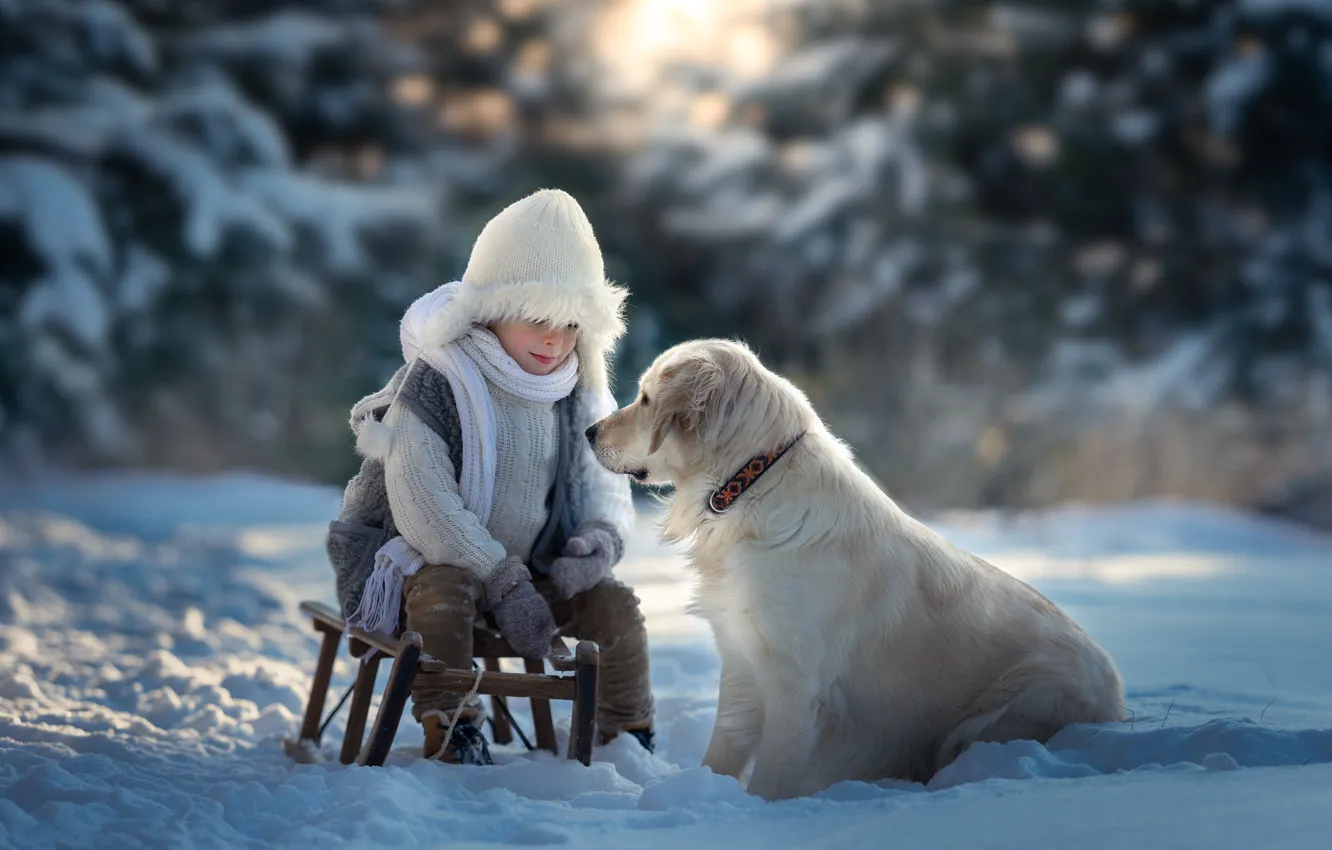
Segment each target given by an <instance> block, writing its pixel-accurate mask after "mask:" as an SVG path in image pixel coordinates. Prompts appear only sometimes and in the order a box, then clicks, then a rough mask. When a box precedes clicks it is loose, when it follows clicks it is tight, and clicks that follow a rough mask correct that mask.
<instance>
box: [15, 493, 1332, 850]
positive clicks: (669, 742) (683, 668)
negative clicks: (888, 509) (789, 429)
mask: <svg viewBox="0 0 1332 850" xmlns="http://www.w3.org/2000/svg"><path fill="white" fill-rule="evenodd" d="M0 491H2V492H0V847H65V846H77V847H126V846H134V847H141V846H147V847H186V846H188V847H214V846H216V847H270V846H295V845H303V846H309V847H315V846H318V847H329V846H335V845H336V846H344V845H360V846H388V847H417V846H421V847H435V846H449V847H466V846H482V845H493V844H496V843H499V844H568V845H572V846H576V847H623V846H630V845H633V846H636V847H639V848H643V850H650V848H657V847H663V848H664V847H682V846H687V847H693V848H697V850H710V848H716V847H727V848H728V850H730V848H740V847H758V846H760V845H761V844H776V845H778V846H800V847H829V848H832V847H837V848H842V847H849V846H850V847H855V846H874V847H877V846H886V845H889V844H891V845H892V846H902V847H923V846H928V847H951V846H959V847H961V846H965V847H968V848H984V847H1024V848H1025V847H1033V846H1052V847H1065V846H1077V847H1081V848H1088V850H1097V848H1105V847H1131V848H1135V850H1138V848H1153V850H1156V848H1173V847H1181V848H1182V847H1207V848H1213V850H1228V848H1294V847H1309V848H1315V847H1316V848H1326V847H1327V846H1329V844H1328V842H1329V839H1328V836H1329V835H1332V805H1329V801H1332V661H1329V659H1332V625H1329V623H1332V540H1329V539H1327V538H1316V537H1312V536H1309V535H1305V534H1302V533H1300V532H1297V531H1294V530H1291V529H1287V528H1282V527H1278V526H1275V525H1271V524H1267V523H1264V522H1259V521H1256V520H1253V519H1249V518H1246V517H1242V516H1236V515H1232V514H1228V513H1223V512H1218V511H1213V510H1208V509H1201V508H1196V507H1189V506H1177V505H1169V504H1144V505H1134V506H1129V507H1124V508H1118V509H1114V510H1100V511H1079V510H1072V509H1068V510H1063V511H1059V512H1054V513H1048V514H1043V515H1036V516H1029V517H1014V516H1007V517H995V516H982V517H976V516H969V517H949V518H946V521H941V522H940V523H939V525H940V527H941V528H943V529H944V530H945V531H946V532H948V533H949V534H950V535H952V536H953V537H954V539H956V540H957V541H959V542H961V543H963V544H964V545H967V546H970V547H972V548H974V549H975V550H976V551H978V552H980V553H982V554H983V555H985V556H987V557H989V558H991V559H992V560H993V561H994V562H995V563H996V564H998V565H999V566H1001V567H1002V568H1004V569H1007V570H1010V571H1011V572H1013V573H1014V574H1016V575H1018V576H1020V577H1022V578H1023V579H1025V580H1027V581H1030V582H1031V583H1033V584H1034V585H1036V586H1037V587H1038V588H1040V589H1041V590H1043V591H1044V592H1046V593H1047V594H1048V595H1050V596H1051V597H1052V598H1053V599H1054V600H1055V601H1057V602H1058V603H1060V604H1061V605H1063V606H1064V607H1065V608H1066V609H1067V610H1069V611H1070V612H1071V613H1072V614H1073V616H1075V617H1076V618H1077V619H1078V620H1079V621H1080V622H1081V623H1082V624H1083V625H1084V626H1085V627H1086V628H1087V629H1088V631H1090V632H1091V633H1092V634H1093V635H1094V636H1095V637H1096V638H1097V639H1098V640H1100V641H1101V642H1102V643H1103V644H1104V645H1105V646H1106V647H1107V648H1108V649H1109V650H1110V651H1111V652H1112V653H1113V654H1114V656H1115V657H1116V659H1117V660H1118V662H1119V663H1120V665H1121V667H1122V669H1123V671H1124V675H1125V678H1126V681H1127V683H1128V686H1129V705H1130V708H1131V709H1132V711H1133V714H1134V717H1133V720H1132V721H1131V722H1128V723H1125V724H1123V725H1122V726H1114V727H1107V728H1094V729H1089V728H1073V729H1069V730H1066V731H1065V732H1064V733H1062V734H1060V735H1059V736H1058V737H1056V738H1055V739H1054V740H1053V741H1051V742H1050V744H1049V746H1048V747H1041V746H1038V745H1035V744H1032V743H1014V744H1009V745H1005V746H983V747H979V748H975V749H973V750H971V751H969V752H968V753H966V754H964V756H963V757H962V759H961V760H960V761H959V762H957V763H956V764H955V765H954V766H952V767H951V768H949V769H947V770H945V771H944V772H943V773H942V774H941V775H940V776H938V777H936V779H935V780H934V782H932V783H931V785H930V786H929V787H922V786H911V785H903V784H894V783H884V784H883V785H882V786H876V785H867V784H858V783H847V784H844V785H841V786H838V787H836V788H833V789H831V790H829V791H827V792H825V793H823V794H821V795H819V796H818V797H816V798H812V799H804V800H796V801H788V802H783V803H777V804H764V803H762V802H760V801H758V800H756V799H753V798H750V797H747V796H746V795H745V794H744V793H743V792H742V791H741V790H740V789H739V788H738V786H736V784H735V783H734V782H733V781H731V780H729V779H725V780H724V779H719V778H717V777H714V776H712V775H711V774H710V773H708V772H706V771H704V770H702V769H701V768H699V767H698V766H697V765H698V762H699V758H700V756H701V754H702V751H703V748H704V745H705V743H706V738H707V733H708V730H709V726H710V721H711V716H712V713H713V709H714V706H715V699H716V676H717V661H716V657H715V655H714V653H713V651H712V649H711V646H710V643H709V641H708V638H707V633H706V632H705V631H704V629H703V628H702V626H701V623H699V622H698V621H696V620H695V619H693V618H691V617H689V616H687V615H685V614H684V613H683V606H684V604H685V601H686V598H687V595H688V586H687V583H686V581H685V580H684V577H683V574H682V568H681V563H680V560H679V558H678V557H677V555H676V554H675V553H674V552H672V551H670V550H668V549H665V548H663V547H662V546H660V545H659V544H658V543H656V542H655V540H656V535H655V529H654V528H653V526H652V524H651V521H650V520H651V517H650V516H647V515H645V517H644V521H643V526H642V530H641V533H640V534H639V536H638V538H637V539H636V540H635V541H634V542H633V545H632V546H631V549H630V552H629V555H628V558H627V561H626V563H625V564H624V565H623V566H622V568H621V569H622V573H623V574H624V575H625V576H626V577H627V578H628V580H630V581H631V582H632V583H633V584H634V585H635V586H636V587H637V588H638V589H639V591H640V595H641V596H642V597H643V599H644V603H645V605H646V608H647V613H648V617H649V626H650V629H651V633H652V639H653V646H654V650H653V665H654V667H653V679H654V683H655V687H656V692H657V694H658V698H659V705H660V718H659V723H660V731H659V742H660V746H659V755H660V757H659V758H657V757H650V756H647V755H646V754H644V753H643V752H642V751H641V750H638V749H637V745H636V744H634V743H633V742H632V741H630V740H627V739H626V740H620V741H616V742H614V743H613V744H611V745H610V746H608V747H606V748H604V749H602V750H599V751H598V752H597V755H596V758H597V762H596V763H595V764H594V765H593V766H592V768H590V769H585V768H582V767H581V766H579V765H577V764H575V763H570V762H566V761H564V760H560V759H555V758H552V757H550V756H547V755H544V754H542V755H537V756H531V755H528V754H527V753H525V752H523V751H522V750H521V748H517V747H516V748H505V749H503V750H499V751H497V756H498V760H499V761H500V762H501V763H500V764H498V765H497V766H495V767H493V768H460V767H453V766H445V765H439V764H434V763H426V762H424V761H421V760H419V759H416V758H414V754H415V752H416V750H417V746H418V744H419V741H420V732H419V727H416V726H415V725H414V724H413V723H412V722H411V721H410V718H407V719H406V720H405V721H404V724H403V727H402V731H401V733H400V735H399V739H398V748H397V749H396V750H395V753H394V755H393V756H392V757H391V759H390V763H389V765H388V766H387V767H385V768H357V767H343V766H341V765H338V764H336V762H334V763H332V764H322V765H309V766H297V765H294V764H292V763H291V762H289V761H288V760H286V759H285V758H284V756H283V755H282V750H281V747H280V745H279V743H278V742H279V740H280V739H281V738H282V737H283V736H285V735H289V734H292V733H293V732H294V730H295V728H296V726H297V723H298V717H299V714H300V711H301V707H302V704H303V700H304V698H305V694H306V690H307V688H308V686H309V679H308V677H309V674H310V671H311V669H312V664H313V656H314V652H315V641H314V637H313V632H312V631H311V630H310V629H309V627H308V624H307V623H306V621H304V620H303V619H302V618H301V617H300V616H298V614H297V613H296V602H297V601H298V600H300V599H302V598H318V599H325V600H328V599H330V598H331V590H332V582H331V573H330V572H329V570H328V567H327V565H326V563H325V562H324V560H323V556H322V552H321V548H320V534H321V529H322V527H323V524H324V523H325V522H326V521H327V519H328V518H329V516H330V515H331V514H332V512H333V511H334V508H335V505H336V500H337V493H336V492H335V491H332V490H327V489H320V488H310V487H302V486H295V485H291V484H286V483H280V482H276V481H272V480H268V479H262V478H254V477H248V476H231V477H225V478H216V479H209V480H204V481H187V480H177V479H170V478H165V477H160V476H118V477H108V478H100V479H93V480H79V481H64V482H57V483H52V484H49V485H47V486H45V487H43V488H42V489H38V490H34V489H31V488H26V487H16V486H9V487H6V486H4V485H3V484H0ZM350 676H351V668H350V667H349V666H348V665H346V664H345V662H344V663H343V664H341V665H340V666H339V668H338V669H337V670H336V671H335V679H334V689H333V690H334V694H335V695H337V694H340V693H341V692H342V690H343V689H344V688H345V686H346V684H347V683H348V682H349V681H350ZM330 705H331V702H330ZM519 719H520V722H522V723H523V724H524V726H525V727H526V728H528V729H530V723H529V722H528V721H527V718H526V716H525V714H520V716H519ZM340 721H341V715H340V716H339V719H338V720H337V721H335V723H334V724H333V726H332V727H331V730H332V731H331V732H330V733H329V737H328V738H326V742H325V743H326V747H327V748H328V750H329V751H330V753H334V752H335V751H336V742H337V741H338V740H339V739H340V734H341V726H340ZM562 721H567V709H566V710H565V713H564V714H557V724H558V723H560V722H562Z"/></svg>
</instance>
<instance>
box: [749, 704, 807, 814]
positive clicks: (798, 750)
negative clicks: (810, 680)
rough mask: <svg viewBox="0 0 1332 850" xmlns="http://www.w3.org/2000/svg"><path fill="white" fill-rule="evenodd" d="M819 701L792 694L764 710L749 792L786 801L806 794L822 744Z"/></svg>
mask: <svg viewBox="0 0 1332 850" xmlns="http://www.w3.org/2000/svg"><path fill="white" fill-rule="evenodd" d="M818 729H819V710H818V701H817V700H816V699H814V698H813V697H806V696H803V695H801V694H799V693H798V692H796V691H795V690H792V691H788V692H787V693H784V694H782V695H781V696H780V698H779V699H778V700H776V701H774V702H769V703H768V705H767V707H766V709H765V710H764V717H763V733H762V735H761V736H760V738H759V746H758V752H757V753H756V754H755V757H754V772H753V773H752V774H751V775H750V778H749V786H748V788H747V790H748V791H749V793H751V794H754V795H756V796H759V797H762V798H763V799H765V800H782V799H786V798H788V797H797V796H800V795H801V794H803V793H805V791H806V789H807V788H808V787H809V786H810V771H811V770H812V769H813V755H814V748H815V746H816V745H817V741H818Z"/></svg>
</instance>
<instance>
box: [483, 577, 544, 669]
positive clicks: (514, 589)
mask: <svg viewBox="0 0 1332 850" xmlns="http://www.w3.org/2000/svg"><path fill="white" fill-rule="evenodd" d="M486 602H487V607H489V608H490V610H491V612H492V613H493V614H494V615H495V623H496V624H497V625H498V626H499V630H500V634H501V635H503V636H504V639H505V640H506V641H508V643H509V646H511V647H513V649H514V651H515V652H517V653H518V654H519V655H521V656H523V657H524V658H545V657H546V656H547V655H549V654H550V644H551V641H552V640H553V639H554V637H555V635H556V633H557V632H558V628H557V627H556V625H555V615H554V614H552V613H551V610H550V605H549V603H547V602H546V600H545V599H544V598H543V597H542V596H541V594H540V593H538V592H537V589H536V588H535V587H533V586H532V578H531V574H530V573H529V572H528V570H527V566H526V565H525V564H524V563H523V562H522V560H521V559H520V558H518V557H517V556H516V555H510V556H509V557H507V558H505V559H504V561H503V562H502V563H501V564H500V567H499V569H498V570H496V571H495V575H493V576H491V578H490V579H489V580H488V581H487V582H486Z"/></svg>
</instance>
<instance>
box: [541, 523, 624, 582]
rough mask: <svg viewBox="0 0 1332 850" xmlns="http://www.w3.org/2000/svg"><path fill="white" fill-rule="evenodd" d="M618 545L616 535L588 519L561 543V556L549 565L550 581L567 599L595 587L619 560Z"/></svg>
mask: <svg viewBox="0 0 1332 850" xmlns="http://www.w3.org/2000/svg"><path fill="white" fill-rule="evenodd" d="M621 545H622V544H621V542H620V537H619V535H618V534H616V533H615V532H614V530H612V529H611V527H610V525H608V524H607V523H604V522H601V521H599V520H588V521H587V522H585V523H583V524H581V525H579V526H578V528H576V529H574V533H573V536H571V537H570V538H569V542H568V543H566V544H565V545H564V555H563V556H561V557H559V558H556V559H555V563H553V564H551V567H550V580H551V582H552V583H553V584H554V585H555V589H556V591H557V592H558V593H559V597H560V598H561V599H569V598H571V597H573V596H577V595H578V594H580V593H585V592H587V591H588V590H591V589H592V588H593V587H596V585H597V583H598V582H600V581H601V580H602V579H604V578H606V576H608V575H610V573H611V568H612V567H614V566H615V562H616V561H618V560H619V559H620V549H621Z"/></svg>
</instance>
